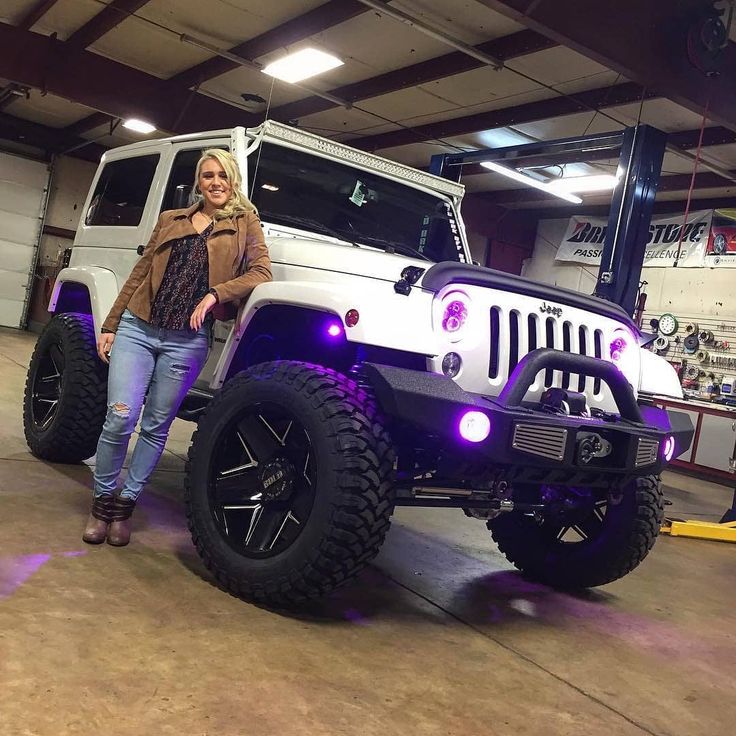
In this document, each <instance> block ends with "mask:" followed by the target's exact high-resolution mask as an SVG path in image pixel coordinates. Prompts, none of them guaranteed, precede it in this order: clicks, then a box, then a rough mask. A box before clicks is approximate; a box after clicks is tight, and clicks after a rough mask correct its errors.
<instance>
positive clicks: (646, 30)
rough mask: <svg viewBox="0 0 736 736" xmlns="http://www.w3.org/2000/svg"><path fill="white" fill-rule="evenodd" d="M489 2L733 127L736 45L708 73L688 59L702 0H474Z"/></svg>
mask: <svg viewBox="0 0 736 736" xmlns="http://www.w3.org/2000/svg"><path fill="white" fill-rule="evenodd" d="M480 2H482V3H483V4H484V5H487V6H488V7H489V8H491V9H492V10H495V11H497V12H499V13H503V14H504V15H506V16H507V17H509V18H512V19H514V20H516V21H517V22H519V23H522V24H523V25H525V26H527V27H528V28H532V29H533V30H535V31H538V32H539V33H543V34H545V35H547V36H550V37H551V38H553V39H555V40H556V41H558V42H559V43H561V44H564V45H565V46H568V47H569V48H571V49H574V50H575V51H578V52H579V53H581V54H584V55H585V56H588V57H589V58H591V59H594V60H595V61H598V62H599V63H601V64H603V65H604V66H606V67H608V68H609V69H613V70H614V71H616V72H619V73H620V74H623V75H624V76H625V77H626V78H627V79H632V80H634V81H636V82H638V83H639V84H641V85H643V86H645V87H647V88H648V89H654V90H656V91H657V93H658V94H659V95H660V96H662V97H667V98H668V99H670V100H672V101H673V102H676V103H678V104H679V105H682V106H683V107H686V108H687V109H689V110H691V111H693V112H695V113H698V114H702V112H703V110H704V109H705V108H706V106H708V109H709V118H710V119H711V120H713V121H715V122H717V123H718V124H719V125H724V126H726V127H729V128H734V129H736V95H734V94H733V87H734V83H735V82H736V45H734V44H728V47H727V48H726V50H725V52H724V54H723V58H722V63H721V65H720V74H719V75H718V76H715V77H706V76H705V75H704V74H703V73H702V72H700V71H698V70H697V69H696V68H695V67H694V66H693V65H692V64H691V63H690V61H689V59H688V52H687V49H688V46H687V44H688V39H687V33H688V28H689V26H690V25H691V24H692V22H693V21H694V20H696V19H697V18H698V17H700V16H702V13H703V11H704V10H705V9H706V8H707V7H708V6H709V5H710V3H709V2H704V1H703V0H667V1H665V0H660V1H658V2H657V1H655V0H647V1H643V0H596V1H595V2H583V3H581V2H580V0H555V1H554V2H543V1H542V2H540V0H480Z"/></svg>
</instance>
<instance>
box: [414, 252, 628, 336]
mask: <svg viewBox="0 0 736 736" xmlns="http://www.w3.org/2000/svg"><path fill="white" fill-rule="evenodd" d="M424 265H425V267H426V266H429V265H430V264H424ZM450 284H468V285H472V286H483V287H486V288H488V289H496V290H498V291H504V292H511V293H513V294H523V295H524V296H530V297H536V298H538V299H540V300H542V301H548V302H552V304H565V305H567V306H570V307H576V308H577V309H583V310H585V311H586V312H591V313H592V314H599V315H601V316H603V317H609V318H610V319H614V320H616V321H617V322H621V323H622V324H625V325H627V326H628V327H629V328H630V329H631V330H633V331H634V333H635V334H638V333H639V328H638V327H637V326H636V324H635V323H634V321H633V320H632V319H631V317H630V316H629V315H628V314H627V313H626V311H625V310H624V309H622V308H621V307H620V306H619V305H618V304H614V303H613V302H609V301H605V300H604V299H599V298H598V297H595V296H589V295H588V294H582V293H580V292H579V291H573V290H572V289H565V288H563V287H561V286H553V285H552V284H544V283H541V282H539V281H532V280H531V279H527V278H524V277H523V276H516V275H515V274H511V273H504V272H503V271H496V270H494V269H492V268H483V267H482V266H473V265H470V264H467V263H453V262H452V261H443V262H442V263H435V264H432V265H431V266H430V267H429V268H428V269H427V271H425V273H424V274H422V278H421V279H420V280H419V282H418V284H417V286H421V287H422V288H423V289H428V290H429V291H434V292H437V291H439V290H440V289H443V288H444V287H445V286H449V285H450Z"/></svg>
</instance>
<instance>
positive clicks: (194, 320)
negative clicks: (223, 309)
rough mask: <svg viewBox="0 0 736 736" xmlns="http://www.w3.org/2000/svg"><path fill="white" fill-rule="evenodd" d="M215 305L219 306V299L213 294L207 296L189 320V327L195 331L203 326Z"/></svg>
mask: <svg viewBox="0 0 736 736" xmlns="http://www.w3.org/2000/svg"><path fill="white" fill-rule="evenodd" d="M215 304H217V299H215V297H214V296H212V294H205V295H204V299H202V301H201V302H200V303H199V304H197V306H196V307H195V308H194V311H193V312H192V316H191V317H190V318H189V326H190V327H191V328H192V329H193V330H198V329H199V328H200V327H201V326H202V323H203V322H204V318H205V317H206V316H207V313H208V312H211V311H212V309H213V308H214V306H215Z"/></svg>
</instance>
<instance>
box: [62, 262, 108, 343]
mask: <svg viewBox="0 0 736 736" xmlns="http://www.w3.org/2000/svg"><path fill="white" fill-rule="evenodd" d="M118 291H119V290H118V282H117V279H116V278H115V274H114V273H113V272H112V271H110V270H108V269H106V268H100V267H99V266H73V267H71V268H64V269H62V270H61V271H60V272H59V275H58V276H57V277H56V283H55V284H54V290H53V292H52V293H51V299H50V300H49V307H48V309H49V312H52V313H54V314H55V313H60V312H83V313H86V314H91V315H92V319H93V320H94V324H95V330H96V331H97V332H99V331H100V328H101V327H102V323H103V322H104V320H105V317H107V314H108V312H109V311H110V308H111V307H112V305H113V302H114V301H115V298H116V297H117V295H118ZM85 292H86V299H85Z"/></svg>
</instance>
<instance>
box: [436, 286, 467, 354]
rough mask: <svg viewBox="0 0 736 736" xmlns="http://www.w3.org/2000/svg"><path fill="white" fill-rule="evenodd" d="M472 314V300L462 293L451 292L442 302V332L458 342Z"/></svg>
mask: <svg viewBox="0 0 736 736" xmlns="http://www.w3.org/2000/svg"><path fill="white" fill-rule="evenodd" d="M469 314H470V299H469V298H468V296H467V294H464V293H463V292H462V291H451V292H450V293H449V294H447V295H446V296H445V297H444V299H443V300H442V330H443V332H444V333H445V334H446V335H447V336H448V337H449V338H450V340H452V341H453V342H456V341H457V340H460V339H461V338H462V336H463V332H464V329H463V328H464V327H465V325H466V324H467V321H468V316H469Z"/></svg>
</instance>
